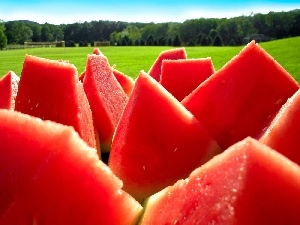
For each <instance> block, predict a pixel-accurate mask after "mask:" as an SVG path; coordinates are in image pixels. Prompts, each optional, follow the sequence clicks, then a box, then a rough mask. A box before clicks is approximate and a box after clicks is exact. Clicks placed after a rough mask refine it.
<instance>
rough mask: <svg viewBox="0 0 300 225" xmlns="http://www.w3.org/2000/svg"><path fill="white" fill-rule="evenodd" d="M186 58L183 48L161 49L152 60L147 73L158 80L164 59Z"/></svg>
mask: <svg viewBox="0 0 300 225" xmlns="http://www.w3.org/2000/svg"><path fill="white" fill-rule="evenodd" d="M186 58H187V54H186V51H185V49H184V48H174V49H169V50H165V51H162V52H161V53H160V54H159V55H158V57H157V59H156V60H155V61H154V63H153V65H152V66H151V68H150V70H149V71H148V74H150V75H151V76H152V77H153V78H154V79H155V80H157V81H160V75H161V64H162V61H163V60H164V59H171V60H176V59H186Z"/></svg>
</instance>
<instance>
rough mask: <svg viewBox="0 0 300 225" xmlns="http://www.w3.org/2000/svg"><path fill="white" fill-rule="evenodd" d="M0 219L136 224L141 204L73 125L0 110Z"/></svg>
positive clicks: (12, 223) (8, 222) (12, 224)
mask: <svg viewBox="0 0 300 225" xmlns="http://www.w3.org/2000/svg"><path fill="white" fill-rule="evenodd" d="M0 121H1V123H0V159H1V162H0V177H1V185H0V224H3V225H4V224H5V225H17V224H22V225H33V224H43V225H54V224H55V225H76V224H78V225H83V224H85V225H95V224H108V225H111V224H116V225H117V224H124V225H128V224H136V222H137V220H138V218H139V216H140V214H141V211H142V207H141V205H140V204H139V203H138V202H137V201H135V200H134V199H133V198H132V197H131V196H130V195H128V194H127V193H126V192H124V191H122V190H121V188H122V182H121V181H120V180H119V179H118V178H117V177H116V176H115V175H114V174H113V173H112V172H111V170H110V169H109V168H108V167H107V166H106V165H105V164H104V163H102V161H101V160H99V157H98V155H97V153H96V150H95V149H94V148H91V147H89V146H88V145H87V144H86V143H85V142H84V141H83V140H82V139H81V138H80V137H79V135H78V133H77V132H75V131H74V129H73V127H70V126H65V125H61V124H58V123H54V122H52V121H43V120H40V119H38V118H35V117H32V116H29V115H26V114H22V113H20V112H14V111H11V110H4V109H2V110H0Z"/></svg>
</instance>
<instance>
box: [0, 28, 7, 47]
mask: <svg viewBox="0 0 300 225" xmlns="http://www.w3.org/2000/svg"><path fill="white" fill-rule="evenodd" d="M6 45H7V37H6V35H5V34H4V31H3V30H0V50H1V51H2V50H3V48H5V47H6Z"/></svg>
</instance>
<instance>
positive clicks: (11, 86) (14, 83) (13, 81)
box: [0, 71, 20, 109]
mask: <svg viewBox="0 0 300 225" xmlns="http://www.w3.org/2000/svg"><path fill="white" fill-rule="evenodd" d="M19 81H20V78H19V77H18V76H17V75H16V74H15V73H14V72H13V71H9V72H8V73H7V74H5V75H4V76H3V77H2V78H1V79H0V108H1V109H14V108H15V100H16V95H17V92H18V85H19Z"/></svg>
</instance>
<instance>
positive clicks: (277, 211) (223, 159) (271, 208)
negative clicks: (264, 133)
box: [139, 138, 300, 225]
mask: <svg viewBox="0 0 300 225" xmlns="http://www.w3.org/2000/svg"><path fill="white" fill-rule="evenodd" d="M299 174H300V167H299V166H298V165H297V164H295V163H293V162H292V161H290V160H288V159H287V158H286V157H284V156H282V155H281V154H279V153H278V152H276V151H274V150H273V149H271V148H269V147H267V146H266V145H263V144H261V143H260V142H258V141H257V140H255V139H252V138H246V139H245V140H243V141H241V142H239V143H236V144H235V145H233V146H231V147H230V148H229V149H228V150H226V151H225V152H223V153H221V154H220V155H218V156H216V157H215V158H213V159H212V160H210V161H209V162H208V163H206V164H205V165H203V166H202V167H200V168H198V169H196V170H194V171H193V172H192V173H191V175H190V176H189V177H188V179H185V180H179V181H178V182H177V183H175V184H174V185H173V186H170V187H167V188H165V189H164V190H162V191H160V192H158V193H156V194H154V195H152V196H151V197H150V198H149V199H148V200H147V201H146V202H145V204H144V208H145V210H144V215H143V217H142V219H141V221H140V223H139V224H140V225H146V224H227V225H240V224H243V225H253V224H255V225H269V224H270V225H274V224H278V225H279V224H290V225H298V224H300V217H299V201H300V176H299Z"/></svg>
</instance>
